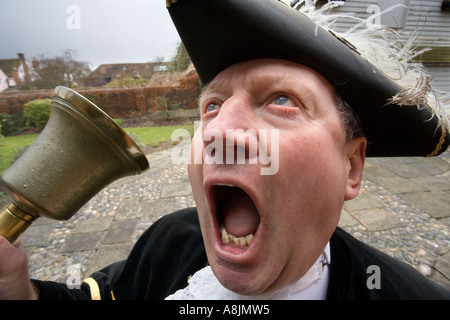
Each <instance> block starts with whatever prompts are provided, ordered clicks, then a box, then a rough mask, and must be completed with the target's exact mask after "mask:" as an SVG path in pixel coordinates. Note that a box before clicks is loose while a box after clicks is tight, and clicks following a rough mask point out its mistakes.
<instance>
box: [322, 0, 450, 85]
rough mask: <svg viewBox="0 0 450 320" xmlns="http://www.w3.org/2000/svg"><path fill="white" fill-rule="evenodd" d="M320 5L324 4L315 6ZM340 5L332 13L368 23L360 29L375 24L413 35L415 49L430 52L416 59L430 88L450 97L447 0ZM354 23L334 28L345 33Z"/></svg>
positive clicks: (358, 0)
mask: <svg viewBox="0 0 450 320" xmlns="http://www.w3.org/2000/svg"><path fill="white" fill-rule="evenodd" d="M320 3H323V1H319V2H318V4H317V5H320ZM342 4H343V5H342V6H341V7H339V8H337V9H334V12H342V13H350V14H351V15H353V16H357V17H359V18H362V19H368V21H367V24H366V25H364V24H363V25H362V26H361V27H363V28H364V27H375V24H377V23H378V24H381V25H385V26H388V27H391V28H393V29H395V30H396V31H397V32H398V33H399V34H400V35H401V37H402V38H405V39H407V38H410V37H411V36H412V35H413V34H415V35H416V37H417V38H416V41H415V46H416V47H417V48H418V49H421V48H430V49H431V50H430V51H428V52H426V53H424V54H422V55H421V56H420V57H418V59H419V60H421V61H422V62H423V64H424V65H425V66H426V67H427V69H428V70H429V72H430V73H431V74H432V75H433V78H434V80H433V83H432V84H433V86H434V87H435V88H436V89H438V90H441V91H444V92H448V93H450V1H449V0H427V1H423V0H346V1H342ZM394 5H397V7H396V8H395V9H393V10H389V11H387V9H388V8H390V7H392V6H394ZM383 12H384V13H383ZM380 13H382V14H381V15H380ZM376 15H377V16H376ZM375 16H376V17H375ZM371 17H372V18H371ZM357 23H359V22H357V21H355V20H353V19H342V20H341V21H339V22H338V23H337V24H336V25H335V27H334V28H335V29H336V31H338V32H341V33H344V32H345V31H347V30H349V29H350V28H352V27H354V26H355V25H356V24H357Z"/></svg>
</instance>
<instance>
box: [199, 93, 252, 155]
mask: <svg viewBox="0 0 450 320" xmlns="http://www.w3.org/2000/svg"><path fill="white" fill-rule="evenodd" d="M255 124H256V118H255V114H254V112H253V110H252V109H251V107H250V104H249V103H247V102H245V100H243V99H238V98H230V99H228V100H227V101H225V103H223V105H222V106H221V108H220V110H219V112H218V114H217V115H216V116H215V117H214V119H212V120H211V121H209V122H208V123H206V124H205V126H204V127H203V135H202V136H203V143H204V147H205V150H207V151H209V152H211V155H212V156H215V160H216V162H217V161H218V160H219V159H221V161H223V162H222V163H227V164H230V163H238V164H243V163H245V162H248V161H247V160H249V159H254V158H256V157H257V146H258V133H257V131H256V125H255ZM251 161H252V160H250V162H251Z"/></svg>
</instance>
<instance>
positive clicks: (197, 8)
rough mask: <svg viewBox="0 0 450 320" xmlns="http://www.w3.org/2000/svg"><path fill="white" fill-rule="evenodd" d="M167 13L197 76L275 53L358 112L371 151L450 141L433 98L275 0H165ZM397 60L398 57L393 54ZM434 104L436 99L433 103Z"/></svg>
mask: <svg viewBox="0 0 450 320" xmlns="http://www.w3.org/2000/svg"><path fill="white" fill-rule="evenodd" d="M166 3H167V6H168V7H169V13H170V15H171V18H172V20H173V22H174V24H175V27H176V28H177V30H178V33H179V35H180V37H181V40H182V41H183V43H184V45H185V47H186V50H187V52H188V53H189V56H190V58H191V60H192V62H193V64H194V66H195V68H196V70H197V73H198V75H199V77H200V80H201V81H202V82H203V83H204V84H207V83H209V82H211V81H212V80H213V79H214V78H215V77H216V75H217V74H218V73H220V72H221V71H223V70H224V69H226V68H227V67H229V66H231V65H233V64H236V63H239V62H243V61H247V60H253V59H260V58H277V59H285V60H290V61H293V62H296V63H299V64H301V65H304V66H307V67H309V68H311V69H313V70H315V71H317V72H319V73H320V74H322V75H323V76H324V77H325V78H326V79H327V80H328V81H329V82H330V83H331V84H332V85H333V86H334V87H335V88H336V91H337V92H338V93H339V94H340V95H341V97H342V98H343V99H344V100H345V101H346V102H347V103H348V104H349V105H350V106H351V108H352V109H353V111H354V112H355V114H356V115H357V117H358V118H359V119H360V121H361V124H362V127H363V130H364V134H365V136H366V137H367V140H368V147H367V155H368V156H434V155H438V154H440V153H442V152H444V151H445V150H446V149H447V147H448V145H449V144H450V132H449V127H448V118H447V116H446V115H445V113H444V111H443V110H442V107H440V106H439V101H438V99H437V97H435V98H434V99H431V100H433V101H432V103H430V102H429V101H428V100H427V96H429V95H430V90H428V89H430V88H431V86H430V85H429V80H426V78H425V80H424V79H423V78H421V76H419V77H418V78H417V82H421V83H422V84H423V83H425V86H423V85H422V87H425V88H428V89H427V90H425V91H426V92H425V93H423V94H419V98H418V97H417V92H415V93H413V94H412V95H414V94H415V95H416V96H415V97H408V92H411V91H417V90H414V88H413V89H411V88H409V87H405V86H404V85H401V84H399V82H398V81H395V79H392V78H391V77H389V76H388V75H387V74H386V73H385V72H384V71H383V69H382V68H381V67H380V66H378V65H377V63H374V62H372V63H371V62H369V61H368V59H366V57H365V56H363V55H362V54H361V52H360V51H359V48H358V44H356V43H350V42H349V41H347V40H345V39H344V38H343V37H341V36H338V35H337V33H335V32H332V31H330V30H327V29H326V28H324V27H322V26H319V25H318V23H317V22H316V21H313V20H312V19H310V18H309V17H308V16H307V15H305V14H303V13H301V12H299V11H298V10H295V9H293V8H291V7H290V6H288V5H287V4H285V3H283V2H280V1H278V0H177V1H176V0H167V1H166ZM391 59H393V60H395V57H391ZM433 104H434V105H433Z"/></svg>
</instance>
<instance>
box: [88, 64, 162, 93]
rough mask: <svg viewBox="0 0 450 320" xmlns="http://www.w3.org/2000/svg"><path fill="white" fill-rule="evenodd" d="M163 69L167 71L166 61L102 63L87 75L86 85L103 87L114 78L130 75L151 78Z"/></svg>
mask: <svg viewBox="0 0 450 320" xmlns="http://www.w3.org/2000/svg"><path fill="white" fill-rule="evenodd" d="M162 71H167V64H166V63H160V62H148V63H114V64H102V65H100V66H99V67H98V68H97V69H95V70H94V71H92V72H91V73H90V74H89V75H88V76H87V78H86V85H87V86H89V87H103V86H105V85H107V84H108V83H109V82H111V81H113V80H117V79H123V78H128V77H131V78H136V79H137V78H144V79H146V80H150V78H151V77H152V75H153V74H154V73H155V72H162Z"/></svg>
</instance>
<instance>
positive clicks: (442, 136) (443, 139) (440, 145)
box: [427, 124, 447, 158]
mask: <svg viewBox="0 0 450 320" xmlns="http://www.w3.org/2000/svg"><path fill="white" fill-rule="evenodd" d="M441 129H442V135H441V138H440V139H439V143H438V144H437V145H436V148H435V149H434V151H433V152H432V153H430V154H429V155H427V158H431V157H434V156H435V155H437V154H438V153H439V151H441V148H442V145H443V144H444V142H445V137H446V136H447V130H445V126H444V124H441Z"/></svg>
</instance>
